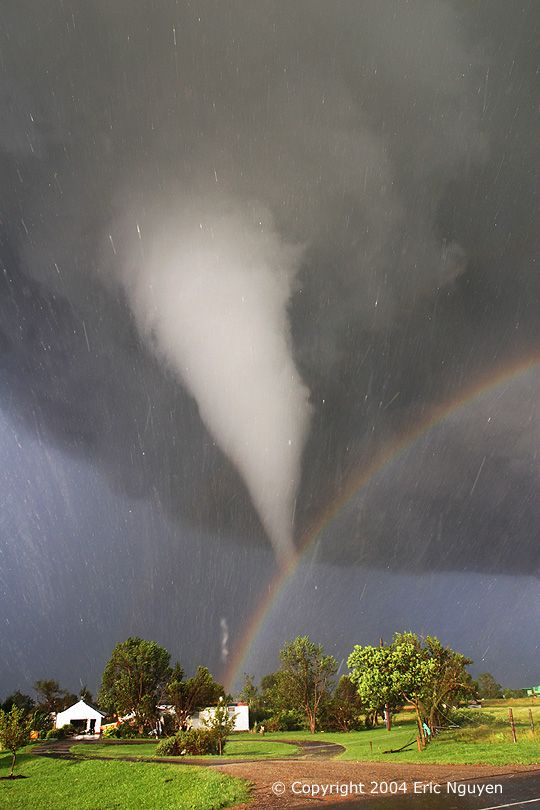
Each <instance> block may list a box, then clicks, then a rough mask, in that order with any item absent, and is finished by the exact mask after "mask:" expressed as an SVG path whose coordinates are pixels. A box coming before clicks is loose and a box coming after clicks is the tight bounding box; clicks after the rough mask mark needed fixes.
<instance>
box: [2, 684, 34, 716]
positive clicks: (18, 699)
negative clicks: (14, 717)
mask: <svg viewBox="0 0 540 810" xmlns="http://www.w3.org/2000/svg"><path fill="white" fill-rule="evenodd" d="M12 706H17V708H18V709H22V710H23V712H24V713H25V714H31V713H32V712H33V711H34V708H35V706H36V702H35V700H33V698H31V697H30V695H25V694H23V693H22V692H19V690H17V691H16V692H13V694H11V695H8V697H7V698H6V699H5V700H4V702H3V703H2V706H1V707H0V708H2V709H3V710H4V711H5V712H9V711H11V707H12Z"/></svg>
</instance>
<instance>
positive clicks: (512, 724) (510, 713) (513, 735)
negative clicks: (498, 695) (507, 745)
mask: <svg viewBox="0 0 540 810" xmlns="http://www.w3.org/2000/svg"><path fill="white" fill-rule="evenodd" d="M508 719H509V720H510V728H511V729H512V739H513V740H514V742H517V737H516V724H515V723H514V712H513V711H512V709H508Z"/></svg>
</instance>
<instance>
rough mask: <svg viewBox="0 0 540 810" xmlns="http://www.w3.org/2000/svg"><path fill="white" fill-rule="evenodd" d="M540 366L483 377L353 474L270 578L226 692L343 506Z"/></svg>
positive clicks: (517, 364)
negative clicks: (456, 419)
mask: <svg viewBox="0 0 540 810" xmlns="http://www.w3.org/2000/svg"><path fill="white" fill-rule="evenodd" d="M539 364H540V352H538V351H535V352H534V354H532V355H529V356H528V357H527V358H526V359H520V360H518V361H514V362H513V363H511V364H510V365H509V366H506V367H504V368H503V369H502V370H498V371H496V372H491V373H490V374H486V375H484V376H482V377H481V378H480V379H479V380H477V381H476V382H475V383H474V384H473V385H471V386H469V387H468V388H465V389H464V390H462V391H460V393H458V394H457V395H456V396H454V397H453V398H452V399H451V400H449V401H446V402H444V403H439V404H436V405H433V406H431V407H430V409H429V411H427V413H426V412H424V413H423V414H422V418H421V419H420V420H419V421H418V422H417V423H416V424H414V425H413V426H412V427H411V428H409V429H408V430H406V431H405V432H404V433H403V434H401V435H400V436H398V437H397V439H394V440H393V441H392V442H389V443H388V444H386V445H384V446H383V447H382V448H381V449H380V450H379V451H378V452H377V453H376V454H375V456H374V457H373V458H372V459H371V461H370V463H369V464H368V465H367V466H366V467H364V468H363V469H362V470H361V471H360V473H359V474H357V475H354V476H353V477H352V478H351V480H350V481H349V482H348V483H347V485H346V487H345V488H344V490H343V492H342V493H340V496H339V498H337V499H336V500H335V501H333V502H332V503H331V504H330V505H329V506H328V507H327V508H326V509H325V510H324V511H323V512H322V513H321V515H320V516H319V517H318V518H317V520H316V521H315V522H314V523H313V525H312V526H311V527H310V528H309V529H307V530H306V531H305V532H304V533H303V535H302V537H301V539H300V542H299V544H298V552H297V554H296V555H295V557H294V558H293V559H292V560H291V561H290V562H289V563H287V564H286V565H285V566H283V567H282V568H280V569H279V570H278V571H277V572H276V573H275V574H274V576H273V577H272V578H271V579H270V581H269V583H268V586H267V590H266V592H265V594H264V596H263V597H262V598H261V600H260V602H259V604H258V605H257V607H256V609H255V611H254V612H253V615H252V616H251V619H250V621H249V623H248V625H247V627H246V629H245V631H244V633H243V635H242V636H241V638H240V642H239V643H238V644H237V645H236V649H235V650H234V653H233V655H232V656H231V659H230V661H229V663H228V665H227V669H226V671H225V673H224V674H223V676H222V680H223V682H224V684H225V687H226V689H228V690H230V689H232V688H233V687H234V685H235V683H237V681H238V680H239V679H240V677H241V675H242V673H243V667H244V661H245V659H246V658H247V655H248V653H249V651H250V650H251V648H252V646H253V643H254V642H255V640H256V638H257V636H258V635H259V633H260V631H261V629H262V627H263V625H264V623H265V620H266V618H267V616H268V614H269V612H270V610H271V609H272V606H273V605H274V603H275V602H276V601H277V599H278V598H279V596H280V594H281V593H282V591H283V590H284V588H285V587H286V585H287V583H288V582H289V580H290V579H291V577H292V576H293V575H294V573H295V571H296V570H297V568H298V566H299V565H300V563H301V561H302V559H303V558H304V556H305V555H306V554H307V552H308V551H309V549H310V548H311V547H312V545H313V543H314V542H315V540H316V539H317V537H318V535H319V534H320V532H321V531H322V530H323V529H324V527H325V526H327V524H328V523H329V522H330V521H331V520H332V518H334V517H335V515H337V514H338V512H339V511H340V510H341V509H342V508H343V507H344V505H345V504H346V503H347V502H348V501H349V500H350V499H351V498H352V497H353V496H354V495H355V494H356V493H357V492H359V491H360V490H362V489H363V488H364V487H365V486H366V485H367V484H368V483H369V481H371V479H372V478H373V477H374V476H375V475H376V474H377V473H379V472H380V471H381V470H382V469H383V468H384V467H386V465H388V464H390V463H392V462H393V461H395V460H396V459H397V458H398V457H399V456H400V455H401V454H402V453H404V452H405V451H406V450H408V449H409V448H410V447H412V445H414V443H415V442H417V441H418V439H420V438H421V437H422V436H424V435H425V434H426V433H428V432H429V431H430V430H432V429H433V428H434V427H436V426H437V425H439V424H441V423H442V422H444V420H445V419H448V417H449V416H451V415H452V414H454V413H456V412H457V411H459V410H460V409H461V408H464V407H465V406H466V405H469V404H470V403H471V402H472V401H474V400H475V399H477V398H479V397H481V396H482V395H483V394H486V393H488V392H489V391H491V390H493V389H495V388H497V387H498V386H500V385H502V384H503V383H506V382H509V381H512V380H514V379H515V378H516V377H520V376H521V375H523V374H525V373H527V372H529V371H530V370H531V369H533V368H534V367H536V366H538V365H539Z"/></svg>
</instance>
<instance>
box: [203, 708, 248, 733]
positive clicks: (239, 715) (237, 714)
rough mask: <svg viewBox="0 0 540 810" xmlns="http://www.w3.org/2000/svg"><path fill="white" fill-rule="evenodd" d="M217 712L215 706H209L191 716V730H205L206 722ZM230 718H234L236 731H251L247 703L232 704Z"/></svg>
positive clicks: (228, 709) (229, 709)
mask: <svg viewBox="0 0 540 810" xmlns="http://www.w3.org/2000/svg"><path fill="white" fill-rule="evenodd" d="M215 710H216V707H215V706H208V707H207V708H206V709H201V711H200V712H194V713H193V714H192V715H191V728H205V727H206V722H207V721H208V720H209V719H210V718H211V717H212V715H213V714H214V712H215ZM227 711H228V712H229V717H234V731H249V706H248V704H247V703H230V704H229V705H228V706H227Z"/></svg>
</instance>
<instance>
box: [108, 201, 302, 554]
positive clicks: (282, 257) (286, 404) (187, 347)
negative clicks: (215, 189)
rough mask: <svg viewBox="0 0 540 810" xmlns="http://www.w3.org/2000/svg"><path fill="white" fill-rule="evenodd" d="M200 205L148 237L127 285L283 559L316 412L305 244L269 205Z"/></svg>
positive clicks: (145, 326)
mask: <svg viewBox="0 0 540 810" xmlns="http://www.w3.org/2000/svg"><path fill="white" fill-rule="evenodd" d="M194 208H197V206H195V205H194V203H193V201H191V202H190V213H189V215H188V214H187V213H185V212H184V213H183V214H182V212H180V213H179V215H178V217H177V219H176V220H170V221H169V224H168V227H166V228H163V223H161V228H160V229H158V233H157V234H150V236H149V237H148V234H146V232H145V243H148V242H149V243H150V244H153V245H155V248H154V249H153V250H151V252H150V256H148V257H147V256H146V255H145V253H144V252H142V253H140V254H139V259H137V258H136V257H134V258H133V259H132V261H131V262H129V265H128V267H127V269H126V270H125V272H124V275H123V283H124V286H125V288H126V290H127V294H128V298H129V300H130V302H131V306H132V308H133V311H134V313H135V316H136V319H137V323H138V325H139V328H140V330H141V332H142V333H143V334H144V335H146V336H147V337H148V338H149V339H150V340H151V343H152V345H153V347H154V349H155V351H156V353H157V354H158V355H159V356H161V357H162V358H164V359H165V360H166V361H167V363H168V364H169V365H170V366H171V367H172V369H173V370H174V371H175V373H176V374H177V375H178V376H179V377H180V378H181V379H182V380H183V381H184V383H185V385H186V386H187V388H188V389H189V391H190V392H191V394H192V395H193V396H194V398H195V399H196V401H197V403H198V406H199V410H200V413H201V417H202V419H203V421H204V423H205V425H206V426H207V428H208V430H209V431H210V433H211V434H212V435H213V437H214V438H215V440H216V441H217V442H218V444H219V446H220V447H221V448H222V450H223V451H224V452H225V453H226V454H227V455H228V456H229V458H230V459H231V460H232V461H233V463H234V464H235V466H236V467H237V469H238V471H239V472H240V474H241V475H242V477H243V479H244V481H245V483H246V486H247V488H248V490H249V492H250V495H251V498H252V500H253V503H254V505H255V507H256V509H257V511H258V513H259V516H260V518H261V521H262V523H263V526H264V527H265V529H266V531H267V533H268V536H269V537H270V540H271V542H272V545H273V548H274V551H275V554H276V557H277V558H278V559H279V560H280V561H281V562H282V563H285V562H286V560H287V559H288V558H290V557H291V556H292V555H293V553H294V545H293V508H292V507H293V499H294V496H295V490H296V486H297V484H298V480H299V475H300V462H301V455H302V448H303V445H304V438H305V435H306V431H307V428H308V423H309V413H310V406H309V401H308V400H309V392H308V390H307V388H306V387H305V386H304V385H303V383H302V381H301V379H300V377H299V374H298V372H297V370H296V368H295V365H294V362H293V359H292V357H291V353H290V345H289V344H290V334H289V331H290V330H289V325H288V319H287V304H288V301H289V298H290V295H291V289H292V285H293V282H294V276H295V272H296V268H297V266H298V262H299V259H300V256H301V250H300V249H299V248H297V247H295V246H292V245H288V244H286V243H285V242H284V241H283V240H282V239H281V238H280V237H279V236H278V235H277V233H276V232H275V230H274V228H273V224H272V220H271V217H270V216H269V215H268V213H267V212H264V211H260V212H258V214H257V217H255V216H254V210H251V209H250V210H249V211H248V210H244V211H243V212H241V211H240V210H238V209H235V208H234V206H233V205H232V204H227V205H226V206H221V207H219V206H217V207H216V206H213V204H212V203H211V202H207V203H206V204H202V205H201V207H200V216H199V217H197V216H194V215H193V209H194ZM137 230H138V232H139V233H141V226H140V225H139V224H137Z"/></svg>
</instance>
